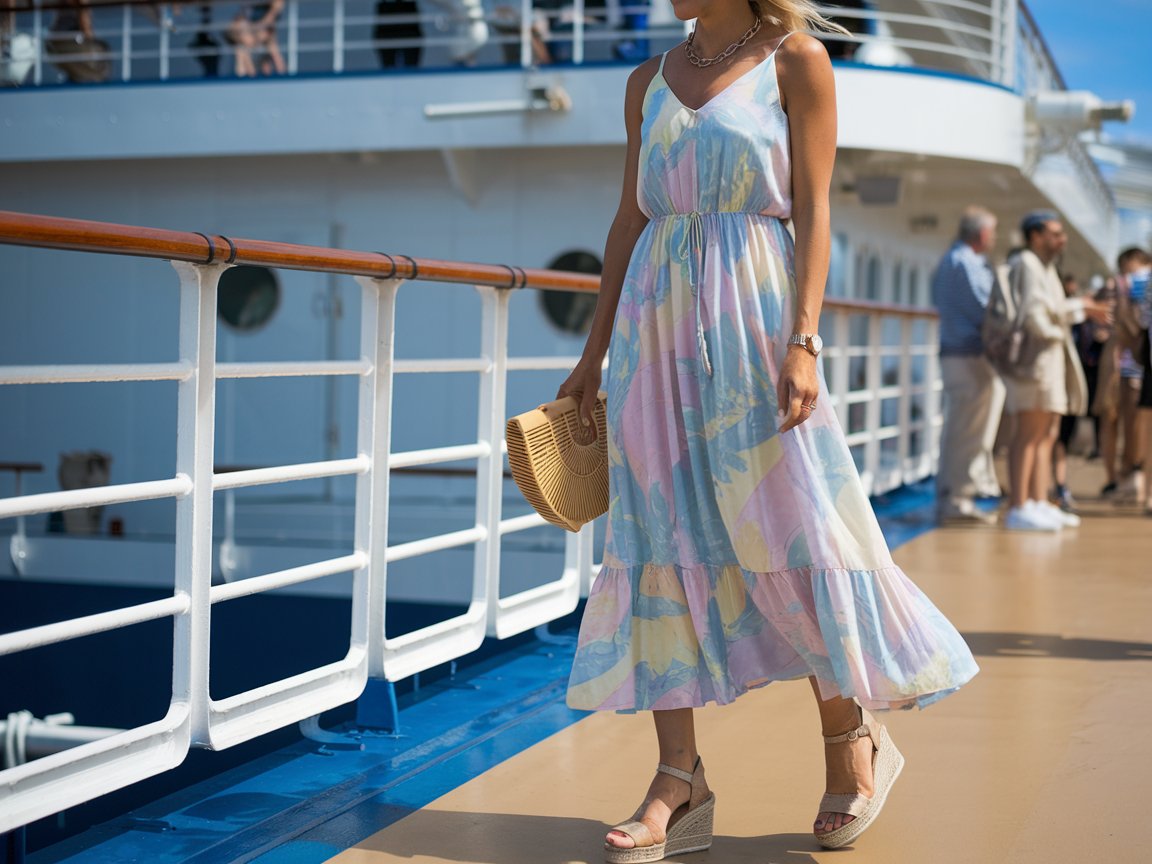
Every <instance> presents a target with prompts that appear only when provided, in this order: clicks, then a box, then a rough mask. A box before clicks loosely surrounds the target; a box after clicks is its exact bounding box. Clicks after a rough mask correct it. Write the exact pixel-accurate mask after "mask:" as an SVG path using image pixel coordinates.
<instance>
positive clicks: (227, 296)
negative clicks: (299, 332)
mask: <svg viewBox="0 0 1152 864" xmlns="http://www.w3.org/2000/svg"><path fill="white" fill-rule="evenodd" d="M279 306H280V282H279V281H278V280H277V279H276V274H275V273H273V272H272V271H271V270H269V269H268V268H267V267H251V266H248V265H242V266H240V267H231V268H229V269H228V270H225V271H224V275H222V276H221V277H220V286H219V289H218V293H217V296H216V314H217V315H218V316H219V318H220V320H221V321H223V322H224V323H225V324H227V325H228V326H229V327H231V328H232V329H233V330H237V331H239V332H241V333H250V332H252V331H254V330H259V329H260V328H261V327H263V326H264V325H265V324H267V323H268V322H269V321H270V320H272V316H273V315H275V314H276V309H277V308H278V307H279Z"/></svg>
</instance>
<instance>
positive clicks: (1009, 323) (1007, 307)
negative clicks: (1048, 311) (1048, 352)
mask: <svg viewBox="0 0 1152 864" xmlns="http://www.w3.org/2000/svg"><path fill="white" fill-rule="evenodd" d="M1023 271H1024V263H1023V262H1022V261H1019V260H1017V261H1016V262H1015V264H1014V265H1012V266H1011V267H1009V266H1007V265H1005V266H1004V267H1001V268H999V269H998V270H997V273H996V279H994V280H993V282H992V292H991V294H990V295H989V297H988V306H987V307H986V308H985V310H984V322H983V324H982V325H981V328H980V337H981V339H982V340H983V342H984V356H985V357H987V358H988V362H990V363H991V364H992V366H993V367H995V369H996V371H997V372H999V373H1000V374H1001V375H1007V376H1011V377H1013V378H1032V377H1034V376H1035V365H1036V364H1035V360H1036V358H1037V357H1038V356H1039V354H1040V352H1041V351H1043V350H1044V344H1043V343H1042V342H1039V341H1038V340H1037V339H1035V338H1034V337H1031V336H1030V335H1029V333H1028V331H1027V329H1026V328H1025V326H1024V316H1025V311H1026V307H1027V298H1026V297H1024V296H1022V295H1023V284H1022V283H1023V281H1024V280H1023V278H1022V275H1021V274H1022V273H1023Z"/></svg>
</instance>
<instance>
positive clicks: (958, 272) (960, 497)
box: [932, 207, 1004, 524]
mask: <svg viewBox="0 0 1152 864" xmlns="http://www.w3.org/2000/svg"><path fill="white" fill-rule="evenodd" d="M995 241H996V217H995V216H994V215H993V214H992V213H991V211H989V210H986V209H984V208H983V207H968V208H967V209H966V210H965V211H964V213H963V215H962V216H961V218H960V230H959V232H958V235H957V238H956V241H955V242H954V243H953V244H952V248H950V249H949V250H948V252H947V253H946V254H945V255H944V257H943V258H942V259H941V261H940V264H939V266H938V267H937V268H936V273H935V275H934V276H933V278H932V295H933V301H934V303H935V304H936V308H937V309H938V310H939V312H940V376H941V378H942V380H943V384H944V426H943V429H942V430H941V434H940V464H939V467H938V469H937V473H936V512H937V517H938V518H939V520H940V521H941V522H967V523H971V524H994V523H995V522H996V515H995V514H994V513H986V512H983V511H981V510H979V509H978V508H977V507H976V504H975V499H976V498H977V497H985V496H988V497H996V496H999V495H1000V484H999V482H998V481H997V479H996V468H995V466H994V464H993V461H992V447H993V445H994V444H995V443H996V431H997V429H998V428H999V426H1000V413H1001V411H1002V410H1003V407H1004V384H1003V383H1002V382H1001V380H1000V376H999V375H998V374H997V373H996V370H995V369H994V368H993V367H992V365H991V364H990V363H989V362H988V360H987V359H986V358H985V356H984V343H983V339H982V338H981V332H980V329H981V325H982V324H983V321H984V310H985V307H987V305H988V298H989V296H990V295H991V293H992V286H993V284H994V283H995V281H996V274H995V272H994V271H993V270H992V267H991V265H990V264H989V263H988V258H987V255H988V253H989V252H990V251H991V249H992V246H993V245H994V243H995Z"/></svg>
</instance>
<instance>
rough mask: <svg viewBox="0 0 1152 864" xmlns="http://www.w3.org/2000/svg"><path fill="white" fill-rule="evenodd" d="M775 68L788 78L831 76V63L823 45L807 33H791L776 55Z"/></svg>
mask: <svg viewBox="0 0 1152 864" xmlns="http://www.w3.org/2000/svg"><path fill="white" fill-rule="evenodd" d="M776 66H777V68H778V69H779V70H780V72H781V74H786V75H787V76H788V77H790V78H795V79H805V78H809V79H811V78H823V77H824V76H826V75H828V76H830V75H831V74H832V61H831V60H830V59H829V58H828V50H827V49H826V48H825V47H824V43H823V42H821V41H820V40H819V39H817V38H816V37H814V36H810V35H809V34H807V33H793V34H792V35H791V36H789V37H788V38H787V39H785V40H784V44H783V45H781V46H780V50H779V51H778V52H777V55H776Z"/></svg>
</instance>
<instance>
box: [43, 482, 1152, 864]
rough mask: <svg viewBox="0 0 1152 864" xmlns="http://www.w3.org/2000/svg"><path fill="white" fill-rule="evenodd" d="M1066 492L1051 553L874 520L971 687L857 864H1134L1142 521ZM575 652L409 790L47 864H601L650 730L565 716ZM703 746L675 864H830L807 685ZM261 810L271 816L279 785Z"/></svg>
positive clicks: (228, 815)
mask: <svg viewBox="0 0 1152 864" xmlns="http://www.w3.org/2000/svg"><path fill="white" fill-rule="evenodd" d="M1071 480H1072V485H1073V488H1074V489H1075V490H1078V491H1079V492H1080V493H1081V498H1082V499H1083V502H1084V511H1085V512H1084V522H1083V525H1082V527H1080V528H1079V529H1077V530H1069V531H1065V532H1063V533H1062V534H1060V535H1038V534H1036V535H1029V534H1018V533H1009V532H1006V531H1003V530H999V529H994V528H993V529H984V528H979V529H965V528H937V527H933V526H930V524H929V523H928V522H927V521H926V516H927V514H928V513H930V506H929V505H926V504H924V502H923V501H922V502H920V506H912V507H904V508H903V509H901V508H900V507H896V508H890V509H889V512H888V513H887V516H885V517H884V518H882V521H883V522H884V523H885V527H886V530H887V532H888V533H889V537H890V540H891V541H892V542H893V543H894V544H895V543H898V542H900V538H901V537H903V538H907V537H911V539H908V540H907V542H903V543H901V544H900V545H899V547H898V548H897V549H896V551H895V557H896V561H897V563H898V564H900V565H901V566H902V567H903V568H904V569H905V571H906V572H907V573H908V574H909V575H910V576H911V577H912V578H913V579H914V581H916V582H917V583H918V584H919V585H920V586H921V587H922V588H923V589H924V590H925V591H926V592H927V593H928V594H929V596H931V597H932V598H933V599H934V601H935V602H936V603H937V605H939V606H940V607H941V609H942V610H944V611H945V612H946V614H948V615H949V617H950V618H951V619H952V620H953V622H954V623H955V624H956V625H957V627H958V628H959V629H960V630H961V632H962V633H963V634H964V636H965V638H966V639H967V640H968V642H969V644H970V645H971V647H972V649H973V651H974V653H975V654H976V656H977V660H978V662H979V663H980V665H981V669H982V671H981V674H980V675H979V676H978V677H977V678H976V679H975V681H973V682H972V683H971V684H970V685H969V686H967V687H965V688H964V689H963V690H962V691H961V692H959V693H958V694H956V695H953V696H951V697H949V698H948V699H945V700H944V701H942V702H941V703H939V704H937V705H934V706H932V707H931V708H929V709H928V710H927V711H925V712H922V713H921V712H909V713H898V714H893V715H888V716H887V717H885V718H884V720H885V722H886V723H887V724H888V725H889V729H890V730H891V732H892V735H893V737H894V739H895V740H896V741H897V742H898V744H899V746H900V748H901V750H902V751H903V752H904V754H905V756H906V758H907V765H906V766H905V769H904V773H903V774H902V775H901V777H900V779H899V781H898V782H897V784H896V785H895V787H894V790H893V793H892V795H891V797H890V798H889V801H888V804H887V807H886V809H885V812H884V814H883V817H882V818H881V819H880V820H878V822H877V823H876V825H875V826H873V827H872V828H871V829H870V830H869V831H868V833H866V834H865V835H864V836H863V837H862V838H861V839H860V840H859V841H858V842H857V844H856V848H855V851H854V853H852V860H853V861H854V862H856V864H869V862H884V864H900V862H916V864H922V862H932V864H951V862H965V864H967V862H972V861H978V862H992V861H996V862H1011V864H1031V862H1036V864H1059V862H1077V864H1079V862H1083V861H1085V860H1113V859H1115V860H1121V859H1123V860H1146V859H1148V858H1149V857H1150V856H1152V836H1150V835H1149V834H1148V832H1147V830H1146V829H1145V828H1144V820H1143V819H1142V815H1143V814H1142V804H1143V802H1144V800H1145V798H1146V795H1145V794H1144V793H1146V792H1147V789H1148V778H1147V776H1146V774H1145V772H1146V771H1147V766H1149V765H1152V738H1150V737H1149V736H1148V735H1145V734H1143V732H1142V725H1141V722H1140V721H1141V720H1142V719H1143V718H1146V717H1148V716H1149V715H1150V714H1152V640H1150V639H1149V629H1148V621H1149V613H1150V612H1152V579H1150V578H1149V575H1150V572H1149V562H1150V561H1152V530H1149V528H1150V527H1152V520H1150V519H1148V518H1146V517H1144V516H1143V515H1142V514H1141V513H1140V511H1138V510H1136V509H1132V510H1122V509H1119V508H1114V507H1112V506H1109V505H1105V504H1103V503H1099V502H1095V501H1093V500H1091V494H1090V493H1091V490H1095V489H1098V488H1099V486H1100V477H1099V476H1098V469H1097V468H1095V467H1094V465H1093V464H1092V463H1088V464H1085V463H1078V464H1076V465H1074V466H1073V472H1072V476H1071ZM884 506H885V505H884V503H883V502H881V504H880V509H881V511H882V516H884V514H883V508H884ZM913 535H915V536H913ZM570 651H571V648H570V647H564V646H543V647H540V646H538V647H537V648H536V649H535V650H534V651H533V652H529V653H530V654H532V655H533V656H531V657H521V658H520V659H519V660H515V661H512V662H511V663H509V664H508V665H506V666H497V667H495V668H492V669H489V670H487V671H486V672H484V673H483V674H482V675H481V676H480V677H479V679H478V680H477V681H474V682H472V683H471V684H470V685H468V686H463V687H460V686H458V687H456V688H455V689H452V690H445V691H444V692H443V693H442V694H441V695H440V696H438V697H437V699H439V700H441V701H440V703H439V705H440V707H438V708H436V709H435V711H436V716H437V717H439V718H441V719H443V718H444V717H445V709H444V706H446V705H449V704H454V705H455V706H456V707H455V709H453V710H457V711H459V712H461V714H460V716H461V717H467V718H469V721H468V724H470V725H468V724H465V725H462V726H460V727H458V729H465V727H466V726H467V729H468V730H470V731H468V732H467V733H461V732H459V731H457V732H454V733H452V734H451V735H449V736H448V739H447V740H443V741H441V742H440V749H439V750H436V749H435V748H430V747H429V746H428V745H424V744H422V745H420V747H417V746H415V743H414V744H413V746H412V747H411V748H410V749H411V750H413V751H415V750H418V749H421V748H423V752H424V753H425V757H424V764H423V765H422V766H418V767H415V768H412V767H409V768H407V769H405V768H403V765H402V762H403V760H399V761H398V760H396V759H395V758H394V757H393V761H391V762H390V763H388V764H387V765H386V766H385V765H384V763H383V762H382V763H381V766H382V767H381V769H380V771H378V772H377V773H372V772H371V771H362V772H361V773H360V774H359V775H356V776H358V777H359V780H357V781H356V783H355V784H354V785H356V786H357V788H356V789H354V790H352V791H349V790H348V789H347V788H344V789H343V791H340V788H341V787H338V785H337V784H330V785H329V786H327V787H324V784H325V783H326V782H327V780H326V778H325V777H317V776H315V774H314V773H313V774H312V775H310V776H309V783H310V786H311V788H310V791H309V790H308V789H307V786H308V784H303V787H302V788H304V789H305V794H304V796H303V799H302V800H303V801H304V802H305V805H306V806H307V807H309V808H310V815H309V816H308V818H307V819H301V818H300V814H299V813H297V815H296V817H294V819H295V821H293V819H292V818H288V817H285V816H283V815H282V816H280V817H279V818H265V819H263V821H262V822H261V825H260V827H259V828H258V829H256V830H254V831H247V832H246V830H245V829H243V828H239V829H238V827H237V826H238V822H239V821H242V820H243V818H244V815H245V814H244V813H243V812H242V811H244V810H245V809H249V810H259V809H260V806H261V805H259V804H255V803H254V801H256V799H255V797H253V796H254V795H255V793H252V794H249V795H248V797H237V796H238V795H239V796H243V795H244V793H243V792H242V791H240V787H239V786H236V787H233V788H232V789H231V790H227V789H217V790H216V793H217V798H216V799H215V801H216V804H215V805H213V804H212V803H211V802H204V801H201V802H199V803H196V804H193V805H191V806H188V807H185V808H184V809H183V810H182V811H181V813H180V814H168V815H167V816H166V817H164V818H165V819H167V822H164V823H163V824H166V825H168V827H171V828H174V829H175V831H174V832H169V833H168V834H167V837H166V838H165V837H164V835H163V833H162V832H159V831H155V830H153V831H143V832H141V831H137V832H126V833H122V834H121V836H120V837H119V838H112V837H106V838H104V839H106V840H108V841H109V842H108V844H107V845H100V844H97V845H95V846H89V848H88V849H87V850H85V851H82V852H77V853H76V854H75V855H69V856H65V857H64V858H60V857H58V856H52V860H69V861H80V860H89V861H94V860H101V861H113V860H145V859H138V858H136V857H132V858H127V857H125V858H119V857H108V856H109V855H110V854H111V855H117V854H121V853H123V854H126V855H127V854H128V853H129V850H128V847H127V846H124V845H119V846H118V845H117V843H124V842H127V841H126V839H125V838H126V837H127V836H128V834H129V833H132V834H135V835H138V836H137V837H136V839H135V840H134V841H133V842H134V843H136V845H135V846H133V847H132V849H131V854H133V855H137V854H140V853H145V856H146V858H147V860H152V861H158V862H163V861H175V860H180V861H192V860H196V861H201V860H203V861H209V860H212V861H223V860H229V861H232V860H245V861H249V860H255V861H262V862H305V861H309V862H311V861H316V862H319V861H324V860H332V861H335V862H338V864H385V862H406V864H432V862H476V864H554V862H555V864H559V862H596V861H600V860H602V859H601V854H600V839H599V838H600V837H601V836H602V834H603V831H604V829H605V826H606V825H607V824H609V823H612V822H615V821H619V820H621V819H623V818H626V817H627V816H628V815H629V814H630V813H631V810H632V808H633V807H635V805H636V803H637V801H638V800H639V797H640V796H641V795H642V793H643V791H644V787H645V785H646V783H647V779H648V777H649V772H650V771H651V770H652V768H653V763H655V761H656V753H655V748H654V740H653V736H652V734H651V729H650V726H651V722H650V719H649V718H648V717H647V716H646V715H644V714H639V715H615V714H596V715H586V714H582V713H579V712H572V711H570V710H568V709H567V708H565V707H564V706H563V686H562V685H563V677H562V673H563V669H564V662H565V652H568V656H570ZM525 663H529V664H535V665H534V666H533V665H528V666H525V665H524V664H525ZM517 664H520V665H517ZM549 670H551V673H549ZM557 673H558V674H557ZM549 674H552V675H553V678H554V680H553V681H551V682H549V681H547V680H545V679H547V678H548V675H549ZM533 678H535V679H536V680H531V679H533ZM486 683H488V684H493V683H495V684H496V685H497V686H496V687H495V688H492V687H487V688H486V686H485V684H486ZM517 687H520V688H523V690H524V692H525V693H531V694H533V695H532V696H531V698H526V697H518V698H517V699H516V704H515V706H514V707H513V706H512V703H509V706H508V707H506V708H504V709H496V710H493V708H492V705H491V704H490V703H489V702H486V701H485V700H486V699H488V698H490V696H491V693H492V692H493V690H495V691H503V694H504V697H505V698H507V699H511V698H512V697H513V691H515V689H516V688H517ZM486 694H487V695H486ZM433 701H435V700H433ZM419 710H421V706H416V707H415V708H414V709H413V713H411V714H410V715H409V716H410V717H411V718H412V721H413V722H418V714H417V713H416V712H418V711H419ZM429 710H431V709H429ZM405 713H406V712H405ZM448 713H450V712H448ZM445 723H448V721H447V720H445ZM698 734H699V737H700V746H701V752H702V754H703V755H704V757H705V759H706V762H707V766H708V772H709V780H710V784H711V785H712V787H713V789H714V790H715V791H716V793H717V799H718V806H717V817H716V819H717V821H716V837H715V843H714V845H713V847H712V849H711V850H710V851H709V852H706V853H696V854H692V855H689V856H684V858H683V860H685V861H689V862H692V864H707V862H710V861H711V862H723V864H740V862H758V864H762V862H765V861H769V862H778V864H785V862H787V864H804V862H808V864H811V862H822V861H832V860H839V859H838V857H837V855H838V853H836V852H829V851H824V850H821V849H820V848H819V847H818V846H817V845H816V843H815V842H814V841H813V839H812V838H811V836H810V835H809V834H808V833H807V830H808V827H809V825H810V824H811V822H812V819H813V816H814V814H815V809H816V804H817V802H818V800H819V797H820V794H821V792H822V781H823V764H822V749H821V745H820V740H819V737H818V729H817V727H816V715H815V712H814V710H813V705H812V701H811V695H810V690H809V688H808V685H807V684H806V683H804V682H789V683H782V684H774V685H772V686H769V687H766V688H763V689H761V690H757V691H755V692H753V693H751V694H749V695H747V696H745V697H743V698H742V699H740V700H739V701H738V702H737V703H736V704H734V705H732V706H728V707H725V708H716V707H710V708H706V709H703V710H702V711H700V712H699V714H698ZM329 755H330V757H332V758H339V757H340V754H339V753H335V754H331V753H330V754H329ZM313 758H314V757H313ZM356 758H359V759H361V760H363V759H364V758H365V757H364V755H363V754H360V755H358V756H357V757H356ZM280 761H281V762H283V760H280ZM403 764H407V763H403ZM282 767H283V766H280V768H278V769H277V770H280V769H281V768H282ZM246 782H252V781H251V780H249V781H246ZM265 782H270V781H268V780H267V778H266V779H265ZM345 786H347V781H346V782H345ZM276 793H277V794H278V795H279V796H285V795H288V794H289V793H288V791H287V789H286V788H284V787H283V786H282V785H281V786H279V787H277V788H276ZM185 803H187V802H185ZM196 808H199V810H198V811H197V810H196ZM197 813H198V816H199V817H200V818H206V817H209V816H212V814H215V815H214V817H213V818H216V819H220V818H221V817H223V821H224V822H225V823H230V824H229V825H227V826H226V827H227V837H225V834H224V833H222V834H221V835H220V838H221V839H220V840H219V842H217V843H208V842H206V841H205V839H204V836H201V838H200V842H192V843H189V844H183V843H179V842H176V838H177V837H179V836H180V834H181V830H180V829H181V827H182V825H183V823H181V822H180V821H179V818H178V817H180V816H181V814H182V815H183V816H184V817H187V816H189V814H193V815H197ZM143 815H145V816H147V815H151V816H152V817H153V818H154V819H159V818H160V817H159V815H158V814H157V813H152V814H143ZM189 836H190V835H189V833H188V832H185V838H186V839H187V838H189ZM174 843H175V845H173V844H174ZM142 844H146V845H142ZM229 844H231V845H229ZM117 850H119V851H117ZM32 860H33V861H36V860H37V856H34V857H33V859H32ZM44 860H47V858H45V859H44ZM676 860H680V859H676Z"/></svg>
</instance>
